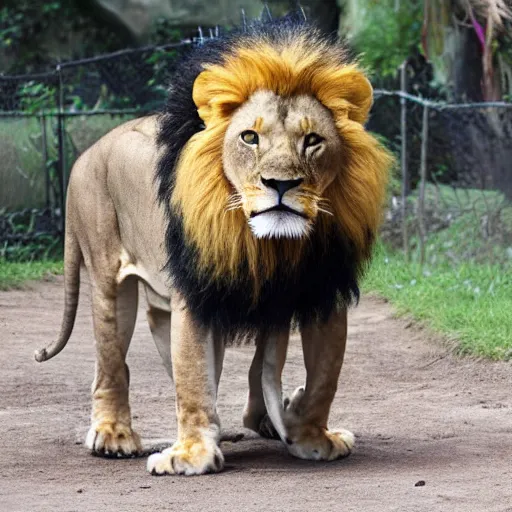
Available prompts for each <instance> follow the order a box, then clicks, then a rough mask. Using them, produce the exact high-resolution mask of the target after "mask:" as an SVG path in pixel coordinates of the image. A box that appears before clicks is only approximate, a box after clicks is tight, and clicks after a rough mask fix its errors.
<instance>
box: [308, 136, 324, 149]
mask: <svg viewBox="0 0 512 512" xmlns="http://www.w3.org/2000/svg"><path fill="white" fill-rule="evenodd" d="M323 140H324V139H323V137H320V135H318V133H308V134H307V135H306V137H304V147H305V148H309V147H311V146H316V145H317V144H320V142H322V141H323Z"/></svg>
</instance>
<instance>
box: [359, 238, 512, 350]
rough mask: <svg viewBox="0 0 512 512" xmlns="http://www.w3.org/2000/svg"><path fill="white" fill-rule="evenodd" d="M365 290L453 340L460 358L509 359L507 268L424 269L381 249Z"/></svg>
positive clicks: (510, 279) (511, 307)
mask: <svg viewBox="0 0 512 512" xmlns="http://www.w3.org/2000/svg"><path fill="white" fill-rule="evenodd" d="M363 290H364V291H366V292H376V293H377V294H379V295H381V296H383V297H385V298H387V299H389V300H390V301H391V302H392V303H393V305H394V306H395V307H396V309H397V312H398V314H402V315H403V314H408V315H411V316H412V317H413V318H414V319H416V320H419V321H421V322H423V323H425V324H426V325H427V326H428V327H430V328H432V329H433V330H434V331H436V332H439V333H441V334H443V335H445V336H447V337H448V338H450V339H453V340H454V342H455V345H456V350H457V352H458V353H460V354H467V355H473V356H483V357H487V358H490V359H496V360H498V359H504V360H510V359H512V321H511V315H512V313H511V312H512V272H510V269H509V270H508V271H507V269H504V268H503V266H500V265H491V264H477V263H470V262H467V263H461V264H459V265H458V266H457V267H456V268H454V267H452V266H450V265H448V264H439V265H436V266H431V267H428V266H425V267H424V268H423V269H422V268H420V266H419V265H418V264H417V263H415V262H412V263H407V262H406V261H405V259H404V257H403V256H402V255H401V254H397V253H396V252H393V251H391V250H389V249H387V248H385V247H384V246H382V245H380V246H379V247H378V248H377V251H376V254H375V258H374V261H373V264H372V266H371V268H370V270H369V272H368V275H367V276H366V279H365V281H364V283H363Z"/></svg>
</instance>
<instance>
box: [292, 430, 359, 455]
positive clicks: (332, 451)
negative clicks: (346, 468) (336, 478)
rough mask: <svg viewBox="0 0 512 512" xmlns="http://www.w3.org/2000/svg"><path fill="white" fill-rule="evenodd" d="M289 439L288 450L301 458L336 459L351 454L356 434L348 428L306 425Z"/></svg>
mask: <svg viewBox="0 0 512 512" xmlns="http://www.w3.org/2000/svg"><path fill="white" fill-rule="evenodd" d="M294 430H296V432H295V433H291V435H290V436H289V438H288V439H287V441H286V442H287V445H288V451H289V452H290V453H291V454H292V455H294V456H295V457H298V458H300V459H307V460H335V459H340V458H342V457H346V456H347V455H350V452H351V451H352V448H353V447H354V441H355V439H354V434H352V432H349V431H348V430H335V431H330V430H326V429H325V428H323V427H317V426H313V425H304V426H302V427H300V428H299V429H294Z"/></svg>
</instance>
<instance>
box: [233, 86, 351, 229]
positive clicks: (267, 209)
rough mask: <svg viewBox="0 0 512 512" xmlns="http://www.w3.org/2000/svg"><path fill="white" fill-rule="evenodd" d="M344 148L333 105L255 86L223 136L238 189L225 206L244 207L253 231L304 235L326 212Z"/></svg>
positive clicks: (234, 184) (303, 96)
mask: <svg viewBox="0 0 512 512" xmlns="http://www.w3.org/2000/svg"><path fill="white" fill-rule="evenodd" d="M342 148H343V146H342V142H341V138H340V136H339V133H338V131H337V129H336V126H335V123H334V119H333V116H332V114H331V112H330V111H329V110H328V109H327V108H325V107H324V106H323V105H322V104H321V103H320V102H319V101H318V100H317V99H315V98H314V97H312V96H305V95H300V96H293V97H289V98H283V97H280V96H277V95H276V94H274V93H273V92H270V91H258V92H256V93H254V94H253V95H252V96H251V98H250V99H249V101H247V102H246V103H244V104H243V105H242V106H241V107H240V108H239V109H238V110H237V111H236V112H235V113H234V115H233V117H232V119H231V122H230V124H229V127H228V129H227V131H226V135H225V138H224V151H223V164H224V172H225V174H226V177H227V179H228V180H229V182H230V183H231V184H232V186H233V187H234V189H235V193H234V194H233V195H232V197H231V198H230V201H229V202H228V205H227V207H228V208H230V209H234V208H241V209H243V211H244V213H245V216H246V218H247V221H248V223H249V225H250V227H251V230H252V232H253V233H254V235H255V236H256V237H258V238H279V237H288V238H301V237H304V236H307V234H308V233H309V231H310V230H311V227H312V226H313V224H314V222H315V219H316V217H317V215H318V214H319V213H320V212H323V213H326V214H328V213H329V204H327V203H326V201H325V199H323V197H322V195H323V193H324V191H325V190H326V189H327V187H328V186H329V185H330V184H331V182H332V181H333V180H334V178H335V177H336V173H337V172H339V169H340V167H342V166H340V162H341V161H342V158H343V151H342ZM335 162H336V163H337V165H334V163H335Z"/></svg>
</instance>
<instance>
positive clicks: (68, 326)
mask: <svg viewBox="0 0 512 512" xmlns="http://www.w3.org/2000/svg"><path fill="white" fill-rule="evenodd" d="M81 262H82V252H81V251H80V246H79V244H78V240H77V239H76V236H75V234H74V233H73V230H72V229H71V227H70V226H68V225H67V226H66V237H65V241H64V316H63V318H62V323H61V326H60V334H59V337H58V338H57V339H56V340H55V341H53V342H52V343H50V344H49V345H48V346H47V347H45V348H42V349H41V350H36V351H35V353H34V357H35V359H36V361H38V362H39V363H42V362H43V361H47V360H48V359H51V358H52V357H53V356H56V355H57V354H58V353H59V352H60V351H61V350H62V349H63V348H64V347H65V346H66V343H67V342H68V340H69V337H70V336H71V331H72V330H73V326H74V325H75V318H76V310H77V307H78V294H79V291H80V264H81Z"/></svg>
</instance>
